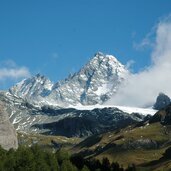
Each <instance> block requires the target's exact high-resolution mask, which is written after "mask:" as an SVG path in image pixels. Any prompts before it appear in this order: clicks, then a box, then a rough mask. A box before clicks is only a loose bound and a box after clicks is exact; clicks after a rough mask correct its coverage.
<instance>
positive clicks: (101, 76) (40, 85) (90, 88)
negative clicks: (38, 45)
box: [9, 52, 129, 107]
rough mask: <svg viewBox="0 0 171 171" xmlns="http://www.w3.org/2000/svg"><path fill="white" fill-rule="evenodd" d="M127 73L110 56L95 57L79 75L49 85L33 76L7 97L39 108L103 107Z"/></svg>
mask: <svg viewBox="0 0 171 171" xmlns="http://www.w3.org/2000/svg"><path fill="white" fill-rule="evenodd" d="M128 74H129V71H128V70H127V69H126V68H125V66H124V65H122V64H121V63H120V62H119V61H118V60H117V59H116V58H115V57H114V56H112V55H105V54H103V53H100V52H98V53H96V54H95V56H94V57H93V58H92V59H91V60H90V61H89V62H88V63H87V64H86V65H85V66H84V67H83V68H81V69H80V71H79V72H77V73H75V74H73V75H69V76H68V78H66V79H65V80H62V81H59V82H57V83H55V84H53V83H52V82H51V81H50V80H49V79H48V78H46V77H45V76H41V75H40V74H37V75H36V76H34V77H31V78H28V79H24V80H23V81H21V82H20V83H18V84H17V85H15V86H13V87H12V88H10V90H9V92H10V94H12V95H14V96H16V97H19V98H22V99H24V100H27V101H28V102H30V103H35V104H39V105H41V106H42V105H47V104H49V105H53V106H62V107H67V106H70V105H80V104H81V105H95V104H103V103H104V102H105V101H107V100H108V99H109V98H110V97H111V96H112V95H113V94H114V93H116V91H117V89H118V88H119V86H120V84H122V83H123V81H124V80H125V79H126V77H127V76H128Z"/></svg>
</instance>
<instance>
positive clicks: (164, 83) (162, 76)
mask: <svg viewBox="0 0 171 171" xmlns="http://www.w3.org/2000/svg"><path fill="white" fill-rule="evenodd" d="M155 28H156V29H155V35H156V38H155V41H154V42H153V45H154V46H153V52H152V55H151V61H152V62H151V65H150V66H149V67H147V68H146V69H145V70H143V71H141V72H139V73H137V74H134V75H130V76H129V78H128V80H127V82H125V84H124V85H123V86H122V87H121V88H120V89H119V91H118V93H117V94H116V95H114V96H113V97H112V99H111V100H110V101H109V102H108V103H109V104H117V105H129V106H141V107H143V106H147V105H150V104H153V103H154V101H155V98H156V96H157V95H158V93H159V92H164V93H166V94H167V95H169V96H170V97H171V17H167V18H165V19H163V20H161V21H160V22H159V23H158V24H157V26H156V27H155ZM144 44H146V45H149V46H151V45H150V44H149V43H148V41H147V43H144Z"/></svg>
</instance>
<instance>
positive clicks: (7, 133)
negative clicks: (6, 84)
mask: <svg viewBox="0 0 171 171" xmlns="http://www.w3.org/2000/svg"><path fill="white" fill-rule="evenodd" d="M0 145H1V146H2V148H4V149H6V150H9V149H10V148H14V149H16V148H17V147H18V140H17V135H16V132H15V129H14V127H13V125H12V124H11V123H10V121H9V117H8V113H7V112H6V109H5V106H4V103H2V102H1V101H0Z"/></svg>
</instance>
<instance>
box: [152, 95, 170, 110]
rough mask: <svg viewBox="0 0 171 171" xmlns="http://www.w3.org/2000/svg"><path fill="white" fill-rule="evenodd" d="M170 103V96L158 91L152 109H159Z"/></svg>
mask: <svg viewBox="0 0 171 171" xmlns="http://www.w3.org/2000/svg"><path fill="white" fill-rule="evenodd" d="M170 103H171V100H170V98H169V97H168V96H167V95H165V94H164V93H160V94H159V95H158V97H157V99H156V103H155V104H154V109H156V110H160V109H162V108H164V107H166V106H168V105H169V104H170Z"/></svg>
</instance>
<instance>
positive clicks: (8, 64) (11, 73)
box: [0, 60, 30, 80]
mask: <svg viewBox="0 0 171 171" xmlns="http://www.w3.org/2000/svg"><path fill="white" fill-rule="evenodd" d="M29 76H30V71H29V69H28V68H27V67H25V66H17V64H16V63H15V62H14V61H13V60H6V61H2V62H1V65H0V80H6V79H11V80H17V79H21V78H25V77H29Z"/></svg>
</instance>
